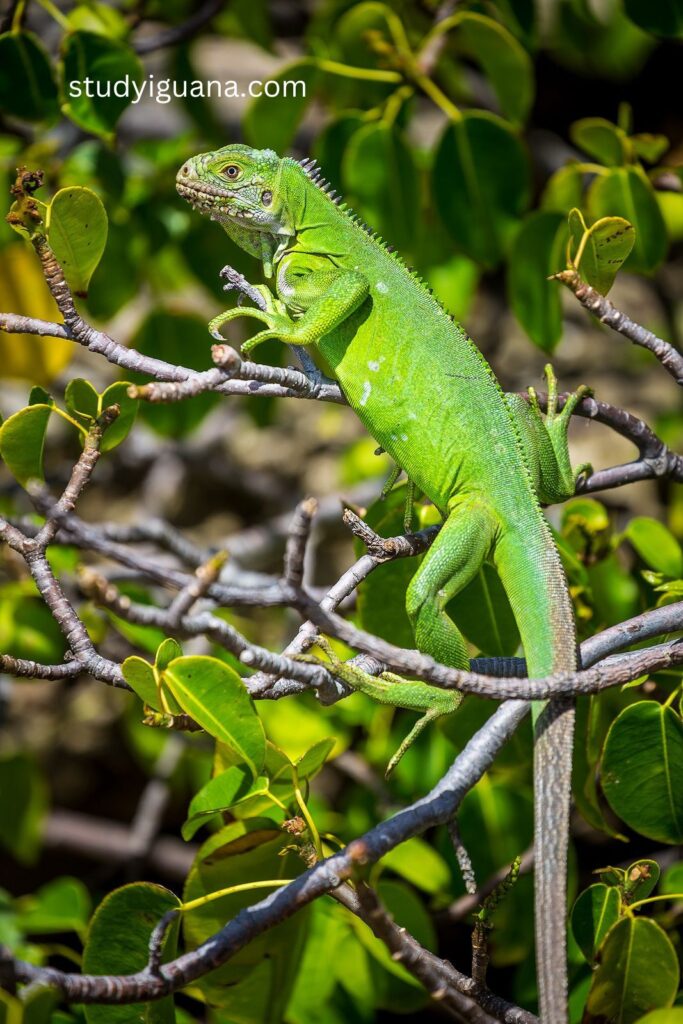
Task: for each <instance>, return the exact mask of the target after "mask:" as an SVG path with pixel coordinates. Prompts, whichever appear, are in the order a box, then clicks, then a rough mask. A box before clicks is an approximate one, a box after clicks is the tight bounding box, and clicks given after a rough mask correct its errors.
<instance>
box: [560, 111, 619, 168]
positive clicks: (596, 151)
mask: <svg viewBox="0 0 683 1024" xmlns="http://www.w3.org/2000/svg"><path fill="white" fill-rule="evenodd" d="M569 134H570V136H571V139H572V142H574V143H575V144H576V145H577V146H578V147H579V149H582V150H583V151H584V153H588V155H589V156H592V157H595V159H596V160H599V161H600V163H602V164H606V165H607V166H608V167H621V166H622V165H623V164H625V163H626V161H627V158H628V155H629V152H628V151H629V144H628V138H627V136H626V132H624V131H622V130H621V128H617V126H616V125H615V124H612V123H611V122H610V121H606V120H605V119H604V117H584V118H582V119H581V120H580V121H575V122H574V124H573V125H572V126H571V128H570V129H569Z"/></svg>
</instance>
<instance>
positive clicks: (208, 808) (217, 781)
mask: <svg viewBox="0 0 683 1024" xmlns="http://www.w3.org/2000/svg"><path fill="white" fill-rule="evenodd" d="M267 792H268V779H267V778H266V777H265V776H263V775H259V777H258V778H257V779H254V778H253V776H252V774H251V772H249V771H245V769H244V768H241V767H240V766H239V765H233V767H232V768H228V770H227V771H225V772H221V774H220V775H216V776H215V777H214V778H213V779H209V781H208V782H207V783H206V785H205V786H202V788H201V789H200V790H199V792H198V793H196V794H195V796H194V797H193V799H192V802H191V803H190V806H189V808H188V811H187V820H186V821H185V823H184V824H183V827H182V829H181V834H182V837H183V839H186V840H187V839H191V838H192V836H193V835H194V834H195V832H196V831H197V829H199V828H201V826H202V825H203V824H204V822H205V821H206V819H207V818H212V817H213V816H214V815H215V814H216V813H217V812H218V811H226V810H228V809H229V808H230V807H233V806H234V805H235V804H238V803H241V802H242V801H243V800H248V799H249V798H250V797H253V796H262V795H263V794H264V793H267Z"/></svg>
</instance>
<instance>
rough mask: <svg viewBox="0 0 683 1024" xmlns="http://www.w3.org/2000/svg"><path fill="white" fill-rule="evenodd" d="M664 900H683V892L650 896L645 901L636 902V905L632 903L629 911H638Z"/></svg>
mask: <svg viewBox="0 0 683 1024" xmlns="http://www.w3.org/2000/svg"><path fill="white" fill-rule="evenodd" d="M662 900H683V892H668V893H662V894H661V895H660V896H648V897H647V899H645V900H636V902H635V903H631V905H630V906H629V908H628V909H629V910H637V909H638V907H644V906H645V905H646V904H648V903H660V902H661V901H662Z"/></svg>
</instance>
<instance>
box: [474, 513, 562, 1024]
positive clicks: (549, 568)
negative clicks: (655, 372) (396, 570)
mask: <svg viewBox="0 0 683 1024" xmlns="http://www.w3.org/2000/svg"><path fill="white" fill-rule="evenodd" d="M494 557H495V562H496V565H497V568H498V572H499V574H500V577H501V580H502V582H503V585H504V587H505V589H506V592H507V594H508V597H509V599H510V603H511V605H512V609H513V611H514V614H515V618H516V620H517V624H518V627H519V631H520V634H521V638H522V644H523V646H524V652H525V655H526V659H527V670H528V675H529V676H530V677H531V678H538V677H541V676H546V675H549V674H550V673H551V672H572V671H574V670H575V669H576V665H577V653H576V630H575V626H574V615H573V611H572V606H571V600H570V597H569V592H568V589H567V582H566V579H565V575H564V570H563V568H562V563H561V562H560V557H559V555H558V552H557V548H556V547H555V544H554V542H553V539H552V536H551V534H550V530H549V528H548V526H547V524H546V522H545V520H544V519H543V517H542V514H541V513H540V510H539V513H538V520H537V521H536V522H535V523H528V524H526V526H525V527H523V528H521V527H520V526H515V527H513V528H510V529H508V530H507V531H505V532H504V533H503V535H502V536H500V537H499V539H498V543H497V544H496V551H495V556H494ZM533 712H534V816H535V840H534V847H535V919H536V964H537V975H538V988H539V1002H540V1017H541V1021H542V1022H543V1024H565V1022H566V1020H567V937H566V928H567V844H568V838H569V803H570V797H571V772H572V744H573V735H574V704H573V701H562V702H560V701H552V702H548V703H539V704H535V705H534V709H533Z"/></svg>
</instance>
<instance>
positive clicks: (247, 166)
mask: <svg viewBox="0 0 683 1024" xmlns="http://www.w3.org/2000/svg"><path fill="white" fill-rule="evenodd" d="M281 167H282V161H281V160H280V158H279V157H278V155H277V154H276V153H274V152H273V150H272V149H251V147H250V146H240V145H233V146H224V147H223V149H217V150H216V151H215V152H213V153H200V154H199V155H198V156H193V157H191V158H190V159H189V160H187V161H186V162H185V163H184V164H183V166H182V167H181V168H180V170H179V171H178V174H177V176H176V188H177V190H178V193H179V194H180V195H181V196H182V197H183V199H187V201H188V202H189V203H191V204H192V206H194V208H195V209H196V210H199V211H200V212H201V213H206V214H208V215H210V216H211V218H212V220H218V221H220V222H221V223H224V224H226V223H233V224H237V225H239V226H240V227H242V228H246V229H249V230H253V231H266V232H269V233H271V234H273V235H277V234H279V233H280V231H281V227H282V225H281V223H280V210H281V203H280V202H279V201H278V200H279V197H278V183H279V178H280V170H281Z"/></svg>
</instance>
